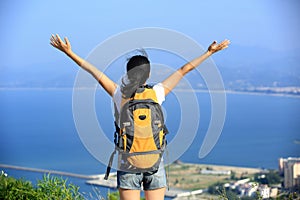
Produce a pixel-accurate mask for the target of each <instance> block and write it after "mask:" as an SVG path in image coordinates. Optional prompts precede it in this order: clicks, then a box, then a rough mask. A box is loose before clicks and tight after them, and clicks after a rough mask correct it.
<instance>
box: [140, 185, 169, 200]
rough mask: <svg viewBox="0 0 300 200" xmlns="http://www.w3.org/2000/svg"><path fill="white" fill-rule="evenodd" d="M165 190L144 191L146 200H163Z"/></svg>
mask: <svg viewBox="0 0 300 200" xmlns="http://www.w3.org/2000/svg"><path fill="white" fill-rule="evenodd" d="M165 191H166V188H159V189H155V190H145V198H146V200H164V197H165Z"/></svg>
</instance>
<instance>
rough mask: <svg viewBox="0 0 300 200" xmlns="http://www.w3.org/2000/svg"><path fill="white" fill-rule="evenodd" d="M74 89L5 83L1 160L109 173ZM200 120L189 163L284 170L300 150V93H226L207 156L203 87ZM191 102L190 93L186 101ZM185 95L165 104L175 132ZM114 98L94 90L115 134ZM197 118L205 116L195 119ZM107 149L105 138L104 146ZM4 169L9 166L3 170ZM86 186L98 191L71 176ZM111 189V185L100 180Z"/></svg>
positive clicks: (186, 157)
mask: <svg viewBox="0 0 300 200" xmlns="http://www.w3.org/2000/svg"><path fill="white" fill-rule="evenodd" d="M72 94H73V91H72V89H2V90H0V136H1V139H0V164H8V165H16V166H24V167H32V168H41V169H51V170H58V171H66V172H71V173H77V174H86V175H93V174H102V173H104V172H105V168H106V166H105V165H104V164H102V163H101V162H100V161H98V160H97V159H96V158H95V157H94V156H93V155H91V154H90V153H89V151H88V150H87V149H86V148H85V147H84V145H83V144H82V142H81V140H80V137H79V135H78V133H77V130H76V126H75V123H74V119H73V111H72V101H73V100H72ZM196 96H197V99H198V103H199V110H200V121H199V128H198V130H197V131H198V132H197V135H196V137H195V138H194V140H193V143H192V144H191V145H190V146H189V148H188V149H187V151H186V152H185V153H184V154H183V155H182V156H181V157H180V160H181V161H183V162H190V163H207V164H217V165H230V166H243V167H259V168H268V169H269V168H271V169H277V167H278V158H280V157H300V145H299V142H297V141H299V140H300V98H299V97H288V96H272V95H262V94H261V95H257V94H247V93H227V94H226V96H227V100H226V118H225V124H224V128H223V131H222V133H221V136H220V138H219V140H218V142H217V143H216V145H215V146H214V148H213V149H212V151H211V152H210V153H209V154H208V155H207V156H206V157H204V158H201V159H200V158H199V156H198V154H199V148H200V146H201V144H202V141H203V138H204V136H205V133H206V131H207V128H208V125H209V122H210V119H211V110H212V108H211V104H210V96H209V93H207V92H197V93H196ZM187 101H188V100H187ZM178 105H180V102H179V103H178V102H176V96H175V95H170V97H167V101H166V102H165V103H164V109H165V112H166V113H167V126H168V127H169V132H170V133H169V135H168V136H167V137H168V140H169V141H172V139H173V138H174V137H175V135H176V133H177V131H178V127H179V125H178V124H179V121H180V117H181V111H180V108H178V107H179V106H178ZM110 109H111V103H110V98H109V97H108V96H107V95H106V94H104V92H103V91H101V90H97V91H96V94H95V112H96V113H97V114H96V115H97V118H98V120H99V123H100V125H101V126H102V128H103V129H104V131H105V132H106V133H107V136H108V137H109V138H110V139H111V140H112V134H113V133H112V132H113V128H114V127H113V121H112V120H113V119H112V116H113V114H112V112H111V111H110ZM189 120H198V119H189ZM99 148H100V149H101V145H100V146H99ZM0 170H2V169H0ZM3 170H4V171H6V172H7V173H8V175H11V176H14V177H16V178H19V177H24V178H26V179H29V180H31V181H33V182H35V181H36V180H37V179H41V177H42V174H40V173H33V172H25V171H18V170H11V169H3ZM68 180H69V181H70V182H72V183H75V184H77V185H79V186H80V188H81V189H80V191H81V192H91V191H92V192H93V189H92V187H91V186H89V185H86V184H85V180H82V179H76V178H68ZM99 190H100V193H101V194H102V195H103V196H105V194H106V193H107V191H108V190H109V189H108V188H103V187H99Z"/></svg>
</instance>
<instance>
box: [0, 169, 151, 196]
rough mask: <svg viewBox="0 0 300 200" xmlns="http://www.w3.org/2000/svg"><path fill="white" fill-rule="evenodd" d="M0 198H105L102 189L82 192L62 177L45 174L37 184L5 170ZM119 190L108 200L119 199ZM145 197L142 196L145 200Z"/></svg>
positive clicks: (0, 180)
mask: <svg viewBox="0 0 300 200" xmlns="http://www.w3.org/2000/svg"><path fill="white" fill-rule="evenodd" d="M0 199H3V200H49V199H53V200H60V199H64V200H83V199H96V200H104V198H103V197H102V196H101V195H100V191H98V190H96V189H95V190H94V193H89V194H85V195H83V194H81V193H80V192H79V187H78V186H75V185H73V184H68V183H67V180H66V179H63V178H62V177H56V176H50V174H48V175H44V176H43V179H42V180H39V181H38V183H37V185H36V186H33V185H32V183H31V182H30V181H26V180H24V179H15V178H13V177H8V176H7V174H5V173H4V172H3V171H2V172H1V173H0ZM119 199H120V195H119V192H112V193H111V192H109V193H108V194H107V200H119ZM144 199H145V198H141V200H144Z"/></svg>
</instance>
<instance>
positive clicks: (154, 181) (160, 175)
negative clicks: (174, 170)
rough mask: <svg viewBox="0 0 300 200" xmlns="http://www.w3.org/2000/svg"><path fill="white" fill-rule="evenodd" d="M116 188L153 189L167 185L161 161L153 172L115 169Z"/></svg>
mask: <svg viewBox="0 0 300 200" xmlns="http://www.w3.org/2000/svg"><path fill="white" fill-rule="evenodd" d="M117 182H118V188H122V189H129V190H141V189H144V190H155V189H159V188H163V187H166V186H167V179H166V172H165V168H164V165H163V162H161V164H160V166H159V169H158V171H157V172H155V173H147V172H146V173H131V172H124V171H117Z"/></svg>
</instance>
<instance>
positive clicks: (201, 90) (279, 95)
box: [0, 87, 300, 98]
mask: <svg viewBox="0 0 300 200" xmlns="http://www.w3.org/2000/svg"><path fill="white" fill-rule="evenodd" d="M74 89H77V90H99V89H100V88H99V87H94V88H92V87H80V88H74V87H0V91H9V90H11V91H17V90H74ZM173 92H196V93H226V94H238V95H258V96H275V97H289V98H300V93H295V94H289V93H286V92H263V91H262V92H258V91H247V90H245V91H241V90H230V89H227V90H206V89H193V90H191V89H188V90H186V89H180V88H178V89H176V88H175V89H174V90H173Z"/></svg>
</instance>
